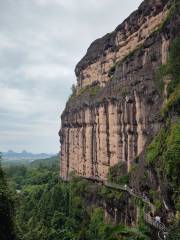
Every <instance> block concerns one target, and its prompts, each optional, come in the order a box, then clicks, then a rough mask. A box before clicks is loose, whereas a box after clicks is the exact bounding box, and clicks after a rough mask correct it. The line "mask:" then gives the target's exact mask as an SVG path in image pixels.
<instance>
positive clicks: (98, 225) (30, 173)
mask: <svg viewBox="0 0 180 240" xmlns="http://www.w3.org/2000/svg"><path fill="white" fill-rule="evenodd" d="M51 161H52V159H50V160H49V164H47V160H46V161H44V163H43V162H39V161H37V163H36V161H35V162H34V163H33V164H28V165H26V166H25V165H22V164H20V165H8V166H6V167H4V171H5V172H6V178H7V179H8V181H9V188H10V191H11V197H12V198H13V201H14V203H15V209H16V214H15V223H14V224H15V225H16V235H17V239H22V240H36V239H37V240H43V239H44V240H45V239H49V240H50V239H51V240H60V239H63V240H68V239H69V240H70V239H71V240H72V239H79V240H80V239H82V240H85V239H87V240H88V239H92V240H93V239H94V240H97V239H99V240H101V239H102V240H105V239H106V240H108V239H109V240H110V239H114V240H115V239H149V238H148V237H147V236H146V234H147V233H148V228H147V227H146V226H145V225H144V224H143V223H141V224H140V226H139V228H128V227H125V226H121V225H118V226H115V225H113V224H106V223H105V221H104V212H103V209H102V208H101V207H100V205H99V206H97V205H94V206H93V205H92V206H89V207H88V206H87V201H90V202H91V201H92V199H91V198H92V194H93V195H96V194H97V195H99V196H98V197H99V199H101V198H102V197H105V195H106V197H107V198H109V199H113V198H122V194H120V193H118V192H113V191H112V192H111V191H109V190H107V189H104V188H102V187H98V186H96V185H94V184H93V183H90V182H88V181H86V180H81V179H78V178H72V180H71V181H70V182H69V183H65V182H63V181H61V180H60V179H59V166H58V165H59V164H58V159H57V161H54V159H53V161H52V162H53V163H52V164H51ZM97 191H98V192H97ZM95 197H96V196H95ZM2 239H7V238H2ZM10 239H12V238H10Z"/></svg>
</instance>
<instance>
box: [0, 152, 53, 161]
mask: <svg viewBox="0 0 180 240" xmlns="http://www.w3.org/2000/svg"><path fill="white" fill-rule="evenodd" d="M54 155H55V154H47V153H30V152H27V151H25V150H24V151H22V152H20V153H19V152H14V151H12V150H9V151H8V152H2V158H3V159H7V160H22V159H25V160H34V159H45V158H50V157H52V156H54Z"/></svg>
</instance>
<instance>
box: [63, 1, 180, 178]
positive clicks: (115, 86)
mask: <svg viewBox="0 0 180 240" xmlns="http://www.w3.org/2000/svg"><path fill="white" fill-rule="evenodd" d="M179 33H180V19H179V15H178V14H174V12H173V1H168V0H145V1H143V3H142V4H141V5H140V7H139V8H138V10H137V11H135V12H134V13H132V14H131V15H130V16H129V17H128V18H127V19H126V20H125V21H124V22H123V23H122V24H120V25H119V26H118V27H117V28H116V29H115V31H113V32H112V33H109V34H107V35H105V36H104V37H102V38H100V39H98V40H96V41H94V42H93V43H92V44H91V46H90V47H89V49H88V50H87V53H86V55H85V56H84V57H83V59H82V60H81V61H80V62H79V63H78V64H77V66H76V69H75V73H76V76H77V86H76V89H75V91H74V92H73V94H72V96H71V97H70V99H69V100H68V102H67V104H66V108H65V110H64V112H63V114H62V117H61V119H62V127H61V130H60V141H61V169H60V171H61V173H60V175H61V177H62V178H64V179H67V178H68V175H69V173H71V172H75V173H76V174H77V175H83V176H96V177H99V178H101V179H106V178H107V174H108V171H109V168H110V167H111V166H114V165H115V164H117V163H123V164H124V166H125V172H127V173H128V172H129V171H130V170H131V168H132V165H133V163H134V162H135V161H136V159H137V157H139V156H141V155H143V153H144V151H145V149H146V146H147V144H149V142H150V141H151V139H152V137H153V136H155V135H156V133H157V132H158V131H159V129H160V126H161V123H162V117H161V116H160V109H161V107H162V105H163V103H164V99H165V98H166V95H167V93H166V85H167V83H168V82H169V81H170V79H169V78H168V77H165V78H164V86H165V87H164V90H162V89H160V88H159V85H158V82H157V80H156V75H157V71H158V69H159V67H160V66H161V65H163V64H165V63H166V62H167V58H168V52H169V47H170V46H171V43H172V42H173V40H174V39H175V38H176V37H177V36H178V34H179Z"/></svg>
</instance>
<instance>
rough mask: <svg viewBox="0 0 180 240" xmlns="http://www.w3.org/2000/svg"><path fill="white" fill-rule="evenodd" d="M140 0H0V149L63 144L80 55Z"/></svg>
mask: <svg viewBox="0 0 180 240" xmlns="http://www.w3.org/2000/svg"><path fill="white" fill-rule="evenodd" d="M140 2H141V0H133V1H132V0H126V1H123V0H98V1H97V0H87V1H84V0H31V1H29V0H17V1H11V0H1V9H0V22H1V24H0V117H1V123H0V146H1V149H0V150H7V149H10V148H11V149H14V150H18V151H20V150H22V149H26V150H30V151H36V152H38V151H39V152H43V151H48V152H51V151H52V152H57V151H58V150H59V139H58V135H57V133H58V130H59V128H60V114H61V112H62V111H63V108H64V106H65V102H66V100H67V98H68V95H69V94H70V93H71V90H70V88H71V85H72V83H74V82H75V75H74V68H75V65H76V64H77V61H78V60H80V58H82V57H83V55H84V54H85V52H86V50H87V48H88V47H89V44H90V43H91V42H92V41H93V40H95V39H96V38H98V37H101V36H102V35H104V34H105V33H107V32H111V31H112V30H113V29H114V28H115V27H116V26H117V25H118V24H119V23H120V22H121V21H122V20H123V19H124V18H125V17H127V16H128V15H129V14H130V13H131V11H132V10H134V9H135V8H136V7H137V6H138V5H139V3H140Z"/></svg>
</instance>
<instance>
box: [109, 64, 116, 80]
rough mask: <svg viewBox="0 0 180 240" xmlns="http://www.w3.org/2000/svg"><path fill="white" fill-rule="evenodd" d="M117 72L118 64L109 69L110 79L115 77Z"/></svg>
mask: <svg viewBox="0 0 180 240" xmlns="http://www.w3.org/2000/svg"><path fill="white" fill-rule="evenodd" d="M115 71H116V64H114V65H113V66H112V67H111V68H110V69H109V72H108V77H113V75H114V73H115Z"/></svg>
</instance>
